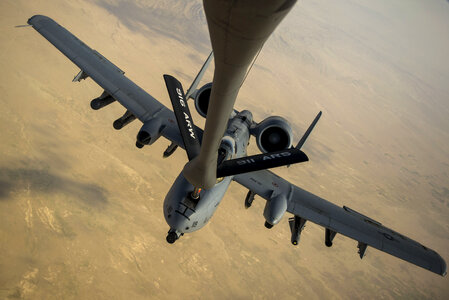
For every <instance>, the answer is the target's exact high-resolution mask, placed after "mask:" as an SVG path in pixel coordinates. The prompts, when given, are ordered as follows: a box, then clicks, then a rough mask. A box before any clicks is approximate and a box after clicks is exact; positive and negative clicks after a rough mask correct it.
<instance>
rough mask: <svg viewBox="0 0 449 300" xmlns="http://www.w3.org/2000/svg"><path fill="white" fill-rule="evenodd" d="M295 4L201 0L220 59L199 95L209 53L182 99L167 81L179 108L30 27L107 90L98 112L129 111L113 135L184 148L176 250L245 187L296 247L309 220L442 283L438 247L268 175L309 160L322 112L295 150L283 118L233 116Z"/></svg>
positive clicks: (49, 26) (52, 26)
mask: <svg viewBox="0 0 449 300" xmlns="http://www.w3.org/2000/svg"><path fill="white" fill-rule="evenodd" d="M236 3H237V4H236ZM267 3H268V4H267ZM294 3H295V0H273V1H259V0H246V1H240V2H239V1H237V2H236V1H215V0H205V1H204V8H205V13H206V18H207V22H208V26H209V32H210V37H211V42H212V49H213V53H214V59H215V72H214V80H213V82H212V83H209V84H206V85H204V86H203V87H201V88H199V89H197V87H198V84H199V82H200V80H201V78H202V76H203V74H204V72H205V69H206V68H207V66H208V64H209V62H210V61H211V59H212V57H213V55H212V53H211V55H210V56H209V57H208V59H207V60H206V62H205V63H204V65H203V67H202V68H201V70H200V72H199V73H198V75H197V76H196V78H195V80H194V81H193V83H192V85H191V86H190V88H189V89H188V91H187V93H186V94H184V90H183V87H182V85H181V83H180V82H179V81H178V80H176V79H175V78H174V77H172V76H169V75H164V80H165V83H166V86H167V89H168V93H169V97H170V100H171V102H172V106H173V111H171V110H170V109H168V108H166V107H165V106H164V105H163V104H161V103H160V102H158V101H157V100H156V99H155V98H153V97H152V96H151V95H149V94H148V93H146V92H145V91H144V90H142V89H141V88H140V87H138V86H137V85H136V84H134V83H133V82H132V81H131V80H129V79H128V78H127V77H126V76H125V75H124V72H123V71H122V70H121V69H119V68H118V67H117V66H115V65H114V64H113V63H112V62H110V61H109V60H108V59H106V58H105V57H104V56H102V55H101V54H100V53H98V52H97V51H95V50H93V49H91V48H90V47H88V46H87V45H86V44H84V43H83V42H82V41H80V40H79V39H78V38H77V37H75V36H74V35H72V34H71V33H70V32H69V31H67V30H66V29H65V28H63V27H62V26H61V25H59V24H58V23H56V22H55V21H53V20H52V19H50V18H48V17H46V16H42V15H36V16H33V17H31V18H30V19H29V20H28V24H29V25H31V26H33V28H34V29H35V30H37V31H38V32H39V33H40V34H41V35H42V36H44V37H45V38H46V39H47V40H48V41H49V42H50V43H52V44H53V45H54V46H55V47H56V48H57V49H59V50H60V51H61V52H62V53H63V54H64V55H65V56H67V57H68V58H69V59H70V60H71V61H72V62H74V63H75V64H76V65H77V66H78V67H79V68H80V69H81V71H80V72H79V73H78V75H76V76H75V78H74V79H73V81H81V80H82V79H85V78H87V77H90V78H92V80H94V81H95V82H96V83H97V84H98V85H100V86H101V87H102V88H103V89H104V92H103V93H102V94H101V96H99V97H98V98H95V99H94V100H92V102H91V107H92V108H93V109H95V110H98V109H101V108H103V107H105V106H107V105H109V104H111V103H113V102H115V101H117V102H119V103H120V104H121V105H123V106H124V107H125V108H126V112H125V114H124V115H123V116H122V117H120V118H119V119H117V120H116V121H115V122H114V123H113V126H114V128H115V129H117V130H119V129H121V128H123V127H124V126H126V125H127V124H129V123H130V122H132V121H134V120H135V119H139V120H140V121H141V122H142V123H143V125H142V127H141V129H140V130H139V132H138V133H137V137H136V140H137V141H136V146H137V147H138V148H142V147H144V146H145V145H151V144H153V143H154V142H156V140H158V139H159V137H161V136H163V137H165V138H166V139H168V140H170V141H171V144H170V145H169V146H168V148H167V150H166V151H165V152H164V157H168V156H170V155H171V154H172V153H173V152H174V151H175V150H176V148H177V147H178V146H179V147H181V148H184V149H185V150H186V152H187V156H188V159H189V163H188V164H187V165H186V166H185V167H184V169H183V171H182V172H181V173H180V174H179V176H178V177H177V178H176V180H175V182H174V183H173V185H172V187H171V188H170V190H169V192H168V194H167V196H166V198H165V201H164V206H163V207H164V216H165V220H166V221H167V223H168V225H169V226H170V230H169V232H168V235H167V237H166V239H167V242H169V243H174V242H175V241H176V240H177V239H178V238H180V237H181V236H182V235H184V234H185V233H191V232H194V231H196V230H198V229H200V228H202V227H203V226H204V225H205V224H206V223H207V222H208V221H209V220H210V219H211V217H212V215H213V213H214V212H215V210H216V208H217V206H218V205H219V204H220V201H221V200H222V198H223V196H224V194H225V192H226V190H227V189H228V187H229V184H230V182H231V180H234V181H236V182H238V183H240V184H241V185H243V186H244V187H246V188H248V190H249V192H248V195H247V196H246V199H245V206H246V207H247V208H248V207H250V206H251V203H252V201H253V199H254V197H255V195H258V196H260V197H262V198H264V199H265V200H266V205H265V209H264V212H263V215H264V217H265V226H266V227H267V228H271V227H272V226H273V225H276V224H277V223H278V222H279V221H280V220H281V218H282V217H283V215H284V214H285V213H286V212H289V213H291V214H293V217H291V218H289V220H288V221H289V225H290V229H291V242H292V244H293V245H297V244H298V242H299V239H300V235H301V232H302V230H303V228H304V225H305V223H306V222H307V221H310V222H313V223H316V224H318V225H321V226H323V227H324V228H325V237H324V241H325V245H326V246H328V247H331V246H332V242H333V239H334V237H335V235H336V234H337V233H340V234H342V235H345V236H347V237H349V238H352V239H354V240H356V241H357V248H358V254H359V255H360V258H363V257H364V255H365V253H366V250H367V247H368V246H371V247H373V248H376V249H378V250H381V251H384V252H386V253H389V254H391V255H394V256H396V257H398V258H401V259H403V260H405V261H408V262H410V263H413V264H415V265H417V266H420V267H422V268H425V269H428V270H430V271H432V272H434V273H437V274H440V275H443V276H444V275H445V274H446V263H445V261H444V260H443V259H442V258H441V256H440V255H439V254H438V253H436V252H435V251H434V250H431V249H429V248H427V247H425V246H423V245H421V244H420V243H418V242H416V241H414V240H412V239H410V238H408V237H405V236H404V235H402V234H399V233H397V232H395V231H393V230H391V229H389V228H387V227H385V226H383V225H382V224H381V223H379V222H378V221H375V220H373V219H371V218H369V217H367V216H365V215H363V214H361V213H358V212H357V211H355V210H353V209H350V208H349V207H346V206H343V207H339V206H336V205H334V204H332V203H330V202H328V201H326V200H324V199H322V198H320V197H318V196H315V195H313V194H311V193H309V192H307V191H305V190H303V189H301V188H299V187H297V186H296V185H294V184H292V183H290V182H288V181H287V180H285V179H283V178H280V177H279V176H277V175H276V174H274V173H273V172H271V171H268V170H267V169H268V168H273V167H279V166H285V165H290V164H295V163H299V162H305V161H307V160H308V157H307V156H306V154H304V152H302V151H301V150H300V149H301V147H302V145H303V144H304V142H305V141H306V139H307V137H308V136H309V134H310V133H311V131H312V129H313V128H314V126H315V125H316V123H317V122H318V119H319V118H320V116H321V112H320V113H319V114H318V115H317V116H316V118H315V119H314V120H313V122H312V124H311V125H310V127H309V128H308V129H307V131H306V132H305V134H304V136H303V137H302V138H301V139H300V140H299V142H298V143H297V145H296V146H295V147H292V144H293V137H292V131H291V128H290V126H289V124H288V122H287V121H286V120H285V119H283V118H282V117H278V116H270V117H268V118H266V119H265V120H263V121H261V122H255V121H254V120H253V117H252V114H251V112H249V111H248V110H243V111H241V112H238V111H236V110H234V109H233V105H234V101H235V98H236V96H237V93H238V90H239V88H240V86H241V84H242V83H243V81H244V79H245V76H246V74H247V72H248V70H249V69H250V67H248V66H250V64H251V63H252V62H254V57H255V56H256V55H257V53H258V51H260V49H261V47H262V46H263V43H264V42H265V40H266V39H267V38H268V36H269V35H270V34H271V33H272V31H273V30H274V28H275V27H276V26H277V24H278V23H279V22H280V21H281V20H282V18H283V17H284V16H285V15H286V14H287V13H288V11H289V10H290V9H291V7H292V6H293V4H294ZM189 98H192V99H194V103H195V108H196V109H197V111H198V113H199V114H200V115H201V116H203V117H205V118H206V125H205V130H204V132H203V130H201V129H200V128H198V127H197V126H195V125H194V123H193V120H192V116H191V114H190V111H189V107H188V104H187V101H188V99H189ZM251 135H253V136H254V137H255V138H256V141H257V146H258V148H259V149H260V151H261V152H262V154H258V155H252V156H247V154H246V148H247V145H248V143H249V139H250V136H251ZM211 170H212V171H211Z"/></svg>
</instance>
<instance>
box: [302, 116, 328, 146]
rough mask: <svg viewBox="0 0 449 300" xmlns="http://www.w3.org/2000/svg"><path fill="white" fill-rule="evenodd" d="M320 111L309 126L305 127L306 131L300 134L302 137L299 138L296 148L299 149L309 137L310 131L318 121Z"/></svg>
mask: <svg viewBox="0 0 449 300" xmlns="http://www.w3.org/2000/svg"><path fill="white" fill-rule="evenodd" d="M321 114H322V112H321V111H320V112H319V113H318V115H317V116H316V117H315V119H314V120H313V122H312V124H310V126H309V128H307V131H306V133H304V135H303V136H302V138H301V139H300V140H299V142H298V144H297V145H296V148H298V149H301V147H302V146H303V145H304V143H305V142H306V140H307V138H308V137H309V135H310V133H311V132H312V130H313V128H314V127H315V125H316V123H318V120H319V119H320V117H321Z"/></svg>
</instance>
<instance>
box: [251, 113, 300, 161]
mask: <svg viewBox="0 0 449 300" xmlns="http://www.w3.org/2000/svg"><path fill="white" fill-rule="evenodd" d="M251 134H252V135H254V136H255V137H256V142H257V147H259V150H260V151H262V153H268V152H274V151H280V150H285V149H289V148H290V147H291V146H292V140H293V133H292V129H291V127H290V124H289V123H288V122H287V120H286V119H284V118H282V117H279V116H272V117H268V118H266V119H265V120H263V121H262V122H260V123H259V124H257V125H256V126H254V127H253V128H252V129H251Z"/></svg>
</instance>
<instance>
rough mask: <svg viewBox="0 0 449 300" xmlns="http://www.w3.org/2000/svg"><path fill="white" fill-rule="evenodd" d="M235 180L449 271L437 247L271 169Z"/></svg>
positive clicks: (296, 210)
mask: <svg viewBox="0 0 449 300" xmlns="http://www.w3.org/2000/svg"><path fill="white" fill-rule="evenodd" d="M234 180H235V181H237V182H238V183H240V184H241V185H243V186H244V187H246V188H248V189H249V190H251V191H252V192H254V193H256V194H258V195H259V196H261V197H262V198H265V199H266V200H270V199H272V198H274V197H275V196H278V195H279V194H284V195H285V196H286V197H287V200H288V206H287V211H288V212H290V213H292V214H294V215H296V216H298V217H300V218H303V219H306V220H309V221H311V222H313V223H316V224H318V225H321V226H323V227H325V228H327V229H329V230H331V231H333V232H337V233H340V234H342V235H345V236H347V237H350V238H352V239H354V240H356V241H358V242H359V245H360V243H362V245H363V244H365V245H364V246H365V247H366V245H368V246H371V247H373V248H376V249H378V250H381V251H383V252H386V253H389V254H391V255H393V256H396V257H398V258H401V259H403V260H405V261H408V262H410V263H412V264H415V265H417V266H420V267H422V268H425V269H428V270H430V271H432V272H434V273H437V274H440V275H442V276H444V275H445V274H446V263H445V261H444V260H443V259H442V258H441V256H440V255H439V254H438V253H436V252H435V251H433V250H431V249H429V248H427V247H425V246H423V245H421V244H420V243H418V242H416V241H414V240H412V239H410V238H408V237H405V236H403V235H402V234H400V233H397V232H395V231H393V230H391V229H389V228H387V227H385V226H382V225H381V224H380V223H379V222H377V221H375V220H373V219H370V218H368V217H366V216H364V215H362V214H360V213H358V212H356V211H354V210H352V209H350V208H348V207H345V206H344V207H339V206H337V205H335V204H333V203H331V202H329V201H326V200H324V199H322V198H320V197H318V196H315V195H314V194H312V193H309V192H307V191H305V190H303V189H301V188H299V187H297V186H295V185H293V184H291V183H290V182H288V181H286V180H284V179H283V178H281V177H279V176H278V175H276V174H274V173H272V172H270V171H268V170H262V171H257V172H252V173H246V174H240V175H236V176H235V177H234ZM365 249H366V248H365ZM362 254H363V253H362ZM361 257H363V255H361Z"/></svg>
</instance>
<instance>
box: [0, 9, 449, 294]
mask: <svg viewBox="0 0 449 300" xmlns="http://www.w3.org/2000/svg"><path fill="white" fill-rule="evenodd" d="M34 14H44V15H48V16H50V17H52V18H54V19H55V20H56V21H57V22H59V23H60V24H61V25H63V26H64V27H66V28H67V29H68V30H70V31H71V32H72V33H74V34H75V35H77V36H78V37H79V38H80V39H81V40H83V41H84V42H86V44H88V45H90V46H91V47H92V48H94V49H96V50H98V51H99V52H101V53H102V54H103V55H104V56H105V57H107V58H109V59H110V60H111V61H112V62H114V63H115V64H116V65H118V66H119V67H120V68H121V69H123V70H125V71H126V74H127V75H128V77H129V78H131V79H132V80H134V81H135V82H136V83H137V84H139V85H140V86H141V87H142V88H144V89H145V90H147V91H148V92H149V93H151V94H152V95H153V96H155V97H156V98H157V99H159V100H160V101H161V102H162V103H164V104H165V105H167V106H168V105H169V101H168V97H167V93H166V91H165V85H164V83H163V79H162V74H164V73H168V74H173V75H175V76H177V77H178V78H179V79H180V80H181V81H182V82H183V84H184V86H188V85H189V84H190V82H191V80H192V79H193V77H194V76H195V74H196V72H197V70H198V69H199V68H200V66H201V64H202V62H203V60H204V59H205V58H206V57H207V54H208V52H209V51H210V45H209V39H208V32H207V26H206V23H205V18H204V15H203V11H202V4H201V2H200V1H174V0H170V1H159V2H158V3H153V2H152V1H135V2H125V1H118V0H110V1H109V0H104V1H102V0H98V1H85V0H74V1H56V0H51V1H50V0H49V1H15V0H14V1H13V0H3V1H1V2H0V68H1V73H0V115H1V118H0V138H1V142H2V144H1V147H0V298H5V299H8V298H23V299H72V298H75V299H102V298H104V299H142V298H164V299H165V298H174V299H178V298H181V297H183V298H204V299H210V298H217V299H222V298H228V299H229V298H245V299H246V298H257V299H260V298H274V297H276V298H280V299H288V298H302V297H307V298H343V299H348V298H380V297H382V298H409V297H412V298H433V299H435V298H437V299H447V298H448V296H449V284H448V281H447V278H442V277H439V276H437V275H435V274H433V273H430V272H428V271H426V270H423V269H421V268H418V267H416V266H413V265H411V264H408V263H406V262H403V261H401V260H398V259H396V258H394V257H391V256H389V255H387V254H384V253H381V252H379V251H377V250H374V249H371V248H369V250H368V252H367V256H366V257H365V258H364V259H363V260H362V261H361V260H360V259H359V257H358V255H357V249H356V242H355V241H353V240H350V239H347V238H345V237H342V236H339V235H337V237H336V238H335V242H334V246H333V247H332V248H327V247H325V246H324V241H323V239H324V230H323V229H322V228H321V227H319V226H317V225H314V224H307V226H306V229H305V231H304V233H303V236H302V239H301V243H300V245H299V246H298V247H293V246H292V245H291V244H290V241H289V239H290V237H289V229H288V224H287V217H284V219H283V221H282V222H281V223H280V224H279V225H277V226H275V227H274V228H273V229H271V230H266V229H265V228H264V226H263V223H264V219H263V216H262V211H263V206H264V204H265V201H264V200H261V199H260V198H256V202H255V204H254V206H253V207H252V208H251V209H249V210H245V209H244V208H243V199H244V196H245V194H246V190H245V189H243V188H242V187H240V186H239V185H238V184H235V183H233V184H232V185H231V188H230V189H229V191H228V193H227V195H226V197H225V198H224V200H223V202H222V204H221V205H220V208H219V209H218V210H217V212H216V214H215V216H214V218H213V219H212V220H211V222H210V224H209V225H207V226H206V227H205V228H204V229H202V230H200V231H199V232H196V233H194V234H191V235H187V236H184V237H183V238H182V239H180V240H179V241H178V242H177V243H176V244H175V245H168V244H167V243H166V242H165V235H166V232H167V230H168V227H167V225H166V223H165V221H164V218H163V215H162V203H163V199H164V197H165V194H166V192H167V191H168V189H169V187H170V185H171V183H172V182H173V181H174V179H175V177H176V176H177V175H178V173H179V171H180V170H181V169H182V166H183V165H184V164H185V162H186V159H187V158H186V155H185V154H184V152H182V151H177V152H176V153H175V154H174V155H173V156H172V157H171V158H170V159H162V152H163V151H164V150H165V147H166V146H167V145H168V142H167V141H165V140H163V139H161V140H160V141H158V142H157V143H156V144H155V145H153V146H151V147H145V148H144V149H142V150H138V149H137V148H135V146H134V142H135V135H136V133H137V131H138V129H139V126H140V125H139V124H137V122H135V123H134V124H131V125H129V126H128V127H126V128H124V129H123V130H121V131H115V130H113V129H112V126H111V124H112V121H113V120H114V119H116V118H117V117H118V116H120V115H121V114H122V113H123V108H122V107H120V106H119V105H117V104H114V105H111V106H110V107H108V108H105V109H103V110H101V111H99V112H94V111H92V110H91V109H90V107H89V100H90V99H92V98H94V97H97V96H98V95H100V93H101V92H102V90H101V88H100V87H98V86H97V85H96V84H94V83H93V82H92V81H91V80H90V79H87V80H85V81H82V82H81V83H76V84H74V83H72V82H71V80H72V78H73V76H74V75H75V74H76V73H77V72H78V71H79V70H78V69H77V67H76V66H75V65H73V64H72V63H71V62H70V61H69V60H67V59H66V58H65V57H64V56H63V55H62V54H60V53H59V51H57V50H56V49H55V48H54V47H53V46H52V45H51V44H49V43H48V42H47V41H46V40H45V39H44V38H42V37H41V36H40V35H39V34H38V33H37V32H35V31H34V30H33V29H31V28H15V27H14V26H15V25H20V24H25V23H26V20H27V19H28V18H29V17H31V16H32V15H34ZM448 48H449V5H448V3H447V2H446V1H443V0H441V1H438V0H429V1H419V0H410V1H402V2H401V1H396V2H392V1H387V0H383V1H367V0H353V1H349V0H346V1H338V2H334V1H322V0H317V1H313V2H311V1H300V2H299V3H298V4H297V5H296V7H295V8H294V9H293V11H292V12H291V14H290V15H289V16H288V17H287V18H286V19H285V20H284V22H283V23H282V24H281V26H280V27H279V28H278V29H277V31H276V33H275V34H274V35H273V36H272V37H271V38H270V40H269V41H268V42H267V44H266V45H265V48H264V50H263V51H262V53H261V55H260V56H259V58H258V60H257V62H256V64H255V66H254V68H253V69H252V71H251V73H250V75H249V76H248V78H247V81H246V83H245V85H244V87H243V88H242V90H241V93H240V95H239V98H238V100H237V108H238V109H243V108H249V109H251V110H252V112H253V114H254V116H255V118H256V119H257V120H262V119H263V118H265V117H267V116H269V115H271V114H274V115H281V116H283V117H285V118H287V119H288V120H290V122H291V123H292V127H293V131H294V134H295V136H296V137H297V138H299V137H300V136H301V135H302V133H303V131H304V129H305V128H306V127H307V126H308V124H309V122H310V121H311V120H312V119H313V117H314V116H315V114H316V113H317V112H318V111H319V110H323V117H322V118H321V121H320V123H319V124H318V126H317V128H316V130H315V131H314V132H313V134H312V136H311V138H310V139H309V140H308V142H307V143H306V145H305V147H304V151H305V152H306V153H307V154H308V156H309V158H310V160H311V161H310V162H308V163H306V164H302V165H298V166H293V167H291V168H289V169H286V168H281V169H279V170H276V172H277V173H278V174H280V175H282V176H284V177H286V178H287V179H289V180H290V181H292V182H294V183H296V184H297V185H299V186H302V187H303V188H305V189H307V190H309V191H311V192H313V193H316V194H318V195H320V196H322V197H323V198H326V199H328V200H329V201H332V202H334V203H336V204H338V205H348V206H349V207H351V208H353V209H356V210H358V211H360V212H362V213H364V214H366V215H369V216H370V217H372V218H374V219H376V220H379V221H380V222H382V223H383V224H384V225H386V226H389V227H391V228H393V229H395V230H397V231H399V232H401V233H403V234H406V235H408V236H409V237H411V238H413V239H415V240H418V241H420V242H422V243H423V244H424V245H426V246H429V247H430V248H432V249H435V250H436V251H438V252H439V253H440V254H441V255H442V257H443V258H444V259H445V260H446V261H449V175H448V174H449V118H448V113H449V105H448V103H449V102H448V95H449V63H448V60H447V49H448ZM211 74H212V72H211V71H209V72H208V74H207V75H206V77H207V78H206V79H205V80H204V82H207V80H210V79H211V76H212V75H211ZM194 117H196V121H197V123H199V124H202V123H204V122H203V120H201V119H200V117H199V116H197V115H196V116H194ZM250 149H251V153H256V151H257V149H256V148H255V146H254V142H253V143H252V144H251V148H250Z"/></svg>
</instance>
